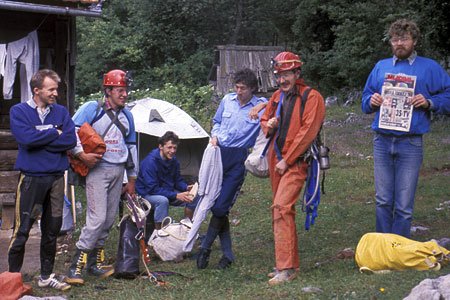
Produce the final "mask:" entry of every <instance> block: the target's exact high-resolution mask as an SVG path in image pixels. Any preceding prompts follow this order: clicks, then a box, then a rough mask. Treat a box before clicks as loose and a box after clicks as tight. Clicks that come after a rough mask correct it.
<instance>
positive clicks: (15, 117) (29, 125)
mask: <svg viewBox="0 0 450 300" xmlns="http://www.w3.org/2000/svg"><path fill="white" fill-rule="evenodd" d="M10 125H11V132H12V134H13V135H14V137H15V138H16V141H17V143H18V145H19V153H18V155H17V160H16V164H15V169H16V170H19V171H21V172H22V173H24V174H25V175H28V176H47V175H60V174H63V173H64V171H65V170H67V168H68V167H69V160H68V159H67V154H66V151H67V150H70V149H71V148H73V147H74V146H75V145H76V144H77V138H76V136H75V125H74V123H73V121H72V119H71V118H70V115H69V112H68V111H67V109H66V108H65V107H64V106H62V105H59V104H53V105H51V106H50V112H49V114H48V115H47V116H46V117H45V119H44V122H43V123H42V122H41V119H40V118H39V115H38V112H37V111H36V109H34V108H32V107H31V106H30V105H29V104H28V103H26V102H24V103H19V104H16V105H14V106H13V107H11V110H10ZM57 129H60V130H62V134H61V135H59V134H58V131H57Z"/></svg>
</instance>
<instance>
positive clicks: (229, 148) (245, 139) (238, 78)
mask: <svg viewBox="0 0 450 300" xmlns="http://www.w3.org/2000/svg"><path fill="white" fill-rule="evenodd" d="M234 83H235V91H236V92H234V93H230V94H227V95H226V96H225V97H224V98H223V99H222V101H221V103H220V105H219V108H218V109H217V112H216V114H215V116H214V118H213V128H212V130H211V140H210V143H211V144H212V145H213V146H215V147H220V152H221V157H222V167H223V181H222V189H221V192H220V194H219V196H218V197H217V199H216V201H215V203H214V205H213V206H212V208H211V212H212V217H211V220H210V222H209V226H208V231H207V234H206V236H205V238H204V239H203V241H202V244H201V249H200V252H199V254H198V257H197V267H198V268H199V269H204V268H206V267H207V265H208V262H209V255H210V253H211V245H212V243H213V242H214V240H215V239H216V237H217V236H219V238H220V244H221V247H222V252H223V256H222V258H221V259H220V261H219V264H218V268H219V269H225V268H227V267H229V266H230V265H231V263H232V262H233V261H234V254H233V251H232V248H231V235H230V223H229V220H228V214H229V212H230V209H231V207H232V206H233V204H234V203H235V201H236V197H237V195H238V193H239V190H240V188H241V186H242V183H243V182H244V178H245V166H244V162H245V160H246V158H247V155H248V149H249V148H251V147H253V146H254V144H255V141H256V137H257V136H258V133H259V130H260V126H259V119H258V118H257V119H252V118H251V117H250V116H249V114H250V111H251V110H252V108H254V107H255V106H258V105H259V104H261V103H265V102H266V101H267V100H266V99H265V98H258V97H256V96H255V95H253V93H254V92H255V91H256V90H257V88H258V80H257V78H256V75H255V74H254V73H253V71H251V70H250V69H243V70H240V71H238V72H237V73H236V74H235V76H234Z"/></svg>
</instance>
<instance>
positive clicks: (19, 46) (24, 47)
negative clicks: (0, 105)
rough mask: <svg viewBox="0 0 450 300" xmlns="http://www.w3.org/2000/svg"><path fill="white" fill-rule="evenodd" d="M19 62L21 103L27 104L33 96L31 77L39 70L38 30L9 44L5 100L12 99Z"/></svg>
mask: <svg viewBox="0 0 450 300" xmlns="http://www.w3.org/2000/svg"><path fill="white" fill-rule="evenodd" d="M17 62H19V63H20V64H21V65H20V92H21V95H20V99H21V102H26V101H28V100H30V99H31V98H32V96H33V94H32V91H31V88H30V80H31V77H32V76H33V74H34V73H36V72H37V71H38V70H39V42H38V36H37V32H36V30H34V31H32V32H30V33H29V34H28V35H27V36H26V37H24V38H22V39H20V40H17V41H14V42H11V43H8V44H7V49H6V61H5V71H4V75H3V77H4V78H3V98H4V99H12V96H13V86H14V79H15V77H16V70H17Z"/></svg>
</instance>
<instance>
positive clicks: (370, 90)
mask: <svg viewBox="0 0 450 300" xmlns="http://www.w3.org/2000/svg"><path fill="white" fill-rule="evenodd" d="M386 73H393V74H399V73H403V74H406V75H412V76H416V77H417V79H416V88H415V91H414V92H415V94H416V95H418V94H422V95H423V96H424V97H425V98H426V99H429V100H430V102H431V110H432V111H434V112H435V113H437V114H450V76H449V75H448V74H447V72H446V71H445V70H444V69H443V68H442V67H441V66H440V65H439V64H438V63H437V62H436V61H434V60H432V59H429V58H425V57H421V56H417V57H416V58H415V60H414V62H413V63H412V64H411V65H410V64H409V62H408V60H402V61H397V62H396V63H395V65H394V63H393V58H388V59H384V60H381V61H379V62H378V63H377V64H376V65H375V67H374V68H373V70H372V72H371V73H370V75H369V78H368V79H367V82H366V86H365V87H364V92H363V97H362V111H363V112H364V113H366V114H370V113H374V112H375V118H374V121H373V123H372V129H373V130H374V131H376V132H379V133H383V134H393V135H405V134H424V133H426V132H428V131H429V130H430V112H429V111H428V110H427V109H423V108H414V109H413V115H412V120H411V127H410V130H409V132H401V131H396V130H387V129H380V128H378V119H379V113H380V110H379V108H376V109H373V108H372V107H371V106H370V97H371V96H372V94H374V93H379V94H381V88H382V86H383V82H384V76H385V74H386Z"/></svg>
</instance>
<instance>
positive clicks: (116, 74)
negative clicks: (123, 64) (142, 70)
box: [103, 70, 128, 87]
mask: <svg viewBox="0 0 450 300" xmlns="http://www.w3.org/2000/svg"><path fill="white" fill-rule="evenodd" d="M126 75H127V73H126V72H125V71H122V70H112V71H109V72H108V73H106V74H105V75H103V86H104V87H107V86H123V87H127V86H128V85H127V81H128V80H127V78H126Z"/></svg>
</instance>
